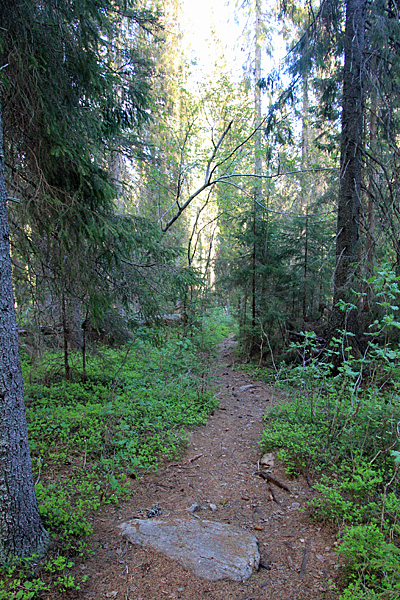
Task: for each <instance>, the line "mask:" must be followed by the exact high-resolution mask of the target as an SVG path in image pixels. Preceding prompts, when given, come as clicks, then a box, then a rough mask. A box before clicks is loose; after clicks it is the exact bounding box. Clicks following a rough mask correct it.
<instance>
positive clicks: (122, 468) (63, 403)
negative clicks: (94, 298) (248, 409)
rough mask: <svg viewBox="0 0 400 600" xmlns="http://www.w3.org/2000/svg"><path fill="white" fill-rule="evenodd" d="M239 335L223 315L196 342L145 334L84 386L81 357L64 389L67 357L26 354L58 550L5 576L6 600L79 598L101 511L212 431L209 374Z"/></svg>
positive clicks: (46, 512) (33, 441) (40, 483)
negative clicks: (198, 435)
mask: <svg viewBox="0 0 400 600" xmlns="http://www.w3.org/2000/svg"><path fill="white" fill-rule="evenodd" d="M231 329H232V322H231V319H230V318H228V317H227V316H226V315H225V314H224V313H223V311H219V310H217V309H215V310H214V311H212V312H211V313H209V314H207V315H206V316H205V317H204V318H203V319H202V321H198V322H197V324H196V326H195V327H194V328H193V329H192V331H191V332H190V336H188V337H182V332H180V331H179V330H177V331H172V332H171V331H168V332H167V333H166V334H163V333H161V334H160V333H158V334H157V332H153V331H151V330H145V329H141V330H138V331H137V335H136V337H135V340H134V341H133V342H132V343H130V344H129V345H127V346H126V347H124V348H119V349H112V348H107V347H97V348H93V351H92V352H91V353H90V355H89V356H88V359H87V367H86V374H87V375H86V381H82V375H81V372H80V370H79V367H80V364H81V357H80V355H79V354H78V353H76V354H73V355H71V366H72V378H71V381H65V379H64V378H63V372H62V364H63V362H62V354H61V353H60V352H55V351H50V350H48V351H46V352H45V353H44V354H43V356H42V357H41V358H40V359H36V360H35V361H32V360H30V359H29V358H28V356H27V355H26V354H24V353H23V352H22V367H23V375H24V382H25V401H26V413H27V421H28V434H29V442H30V448H31V455H32V463H33V475H34V480H35V481H36V485H35V488H36V495H37V499H38V504H39V511H40V514H41V516H42V519H43V522H44V525H45V527H46V529H47V530H48V531H49V533H50V535H51V538H52V544H51V551H50V553H49V554H48V556H47V558H46V559H45V561H44V562H42V563H41V564H39V563H38V561H35V559H34V558H33V559H32V560H31V561H29V562H28V563H27V564H21V563H19V564H14V565H9V566H8V567H7V568H5V569H4V570H3V578H2V579H1V580H0V600H6V599H7V600H11V599H13V600H14V599H15V600H28V599H31V598H42V597H43V598H45V597H47V595H48V591H49V589H52V590H53V591H54V590H55V589H56V590H58V591H59V592H60V594H66V595H67V596H68V597H70V596H71V595H72V596H71V597H73V596H74V594H75V595H77V597H79V590H80V588H81V586H82V584H83V583H84V578H82V576H80V577H79V578H78V577H77V576H76V575H71V572H72V571H71V570H73V566H74V564H75V563H76V562H77V561H82V560H84V558H85V556H86V555H87V551H88V550H87V538H88V536H89V535H90V534H91V533H92V522H93V517H94V515H95V512H96V511H97V510H98V509H99V508H100V507H101V506H104V505H105V504H109V503H118V502H119V501H121V500H123V499H126V498H127V497H129V494H130V493H131V491H132V488H133V487H134V486H135V485H136V484H135V480H136V479H137V478H139V477H141V476H143V474H145V473H146V472H147V471H149V470H155V469H157V465H158V464H159V462H160V461H163V460H166V459H169V458H172V457H174V456H176V455H177V454H178V453H179V452H180V451H181V450H182V448H183V447H184V445H185V444H186V442H187V435H188V434H187V431H188V429H192V428H193V427H196V426H198V425H200V424H203V423H205V422H206V419H207V416H208V414H209V412H210V411H211V410H212V408H213V407H215V406H216V404H217V401H216V399H215V397H214V394H213V391H212V390H211V389H210V387H209V380H208V375H209V367H210V365H211V363H212V361H213V360H214V356H215V346H216V344H217V343H218V342H220V341H221V340H222V339H223V337H224V336H226V335H227V334H228V333H229V330H231Z"/></svg>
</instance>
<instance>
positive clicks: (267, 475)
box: [253, 471, 290, 492]
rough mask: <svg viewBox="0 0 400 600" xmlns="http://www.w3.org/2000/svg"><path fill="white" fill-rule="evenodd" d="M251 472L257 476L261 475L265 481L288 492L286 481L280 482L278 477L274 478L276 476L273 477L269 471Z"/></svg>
mask: <svg viewBox="0 0 400 600" xmlns="http://www.w3.org/2000/svg"><path fill="white" fill-rule="evenodd" d="M253 474H254V475H258V477H261V479H264V480H265V481H269V482H270V483H273V484H274V485H276V486H278V487H280V488H282V490H286V491H287V492H290V488H288V486H287V485H286V483H282V481H279V479H276V477H273V476H272V475H271V474H270V473H264V472H263V471H256V472H255V473H253Z"/></svg>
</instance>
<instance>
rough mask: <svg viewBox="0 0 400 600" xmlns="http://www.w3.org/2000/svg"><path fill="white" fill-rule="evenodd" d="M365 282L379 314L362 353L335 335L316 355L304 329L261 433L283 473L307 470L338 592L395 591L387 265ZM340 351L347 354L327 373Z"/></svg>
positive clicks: (395, 454)
mask: <svg viewBox="0 0 400 600" xmlns="http://www.w3.org/2000/svg"><path fill="white" fill-rule="evenodd" d="M369 283H370V284H371V285H373V286H374V289H375V293H376V296H377V299H378V306H379V307H380V308H381V314H380V317H379V319H377V320H376V321H375V323H374V324H373V326H372V327H371V328H370V330H369V332H368V335H369V343H368V346H367V347H366V349H365V352H364V354H363V356H362V357H361V358H360V357H357V358H354V357H351V351H350V349H349V348H348V349H347V350H346V349H344V347H343V340H345V339H346V337H345V335H343V339H338V340H335V341H334V343H333V344H332V345H331V347H330V349H329V351H328V352H327V353H326V354H325V355H324V356H323V357H321V354H320V353H319V352H318V348H317V346H316V344H315V342H314V335H313V334H312V333H309V332H308V333H307V332H305V333H304V341H303V342H302V343H301V344H293V345H292V348H291V352H292V353H293V352H297V354H298V357H299V360H298V362H297V363H296V364H293V363H292V364H290V365H284V364H282V365H281V367H280V370H279V374H278V376H276V383H277V385H280V386H281V387H282V388H283V389H284V390H285V391H286V393H287V397H288V399H289V401H288V402H283V403H282V404H280V405H279V406H278V407H276V408H275V409H273V410H271V411H270V412H269V413H268V414H267V415H266V417H265V429H264V432H263V436H262V440H261V447H262V450H263V451H266V452H267V451H268V452H270V451H273V450H277V451H278V456H279V457H280V458H281V459H282V460H283V461H284V463H285V465H286V469H287V471H288V473H289V474H291V475H292V476H296V475H298V474H300V473H301V474H304V475H305V476H307V477H308V478H309V479H310V478H312V479H314V481H315V483H314V487H315V489H316V490H317V492H318V493H317V495H316V497H315V498H313V500H311V502H310V503H309V507H308V514H309V515H310V517H311V518H313V519H315V520H317V521H320V522H323V523H330V524H335V525H336V527H337V531H338V536H339V538H340V542H341V543H340V545H339V549H338V552H339V553H340V554H341V555H342V556H343V557H344V558H345V562H346V567H345V573H344V575H345V580H346V581H347V586H346V587H345V589H344V590H343V592H342V594H341V595H340V599H341V600H350V599H351V600H364V599H365V600H366V599H372V598H374V599H375V598H376V599H378V598H379V599H381V600H383V599H386V598H387V599H389V598H390V599H392V598H393V599H394V598H400V550H399V546H400V521H399V518H400V477H399V467H400V383H399V381H400V380H399V365H400V349H399V347H398V343H397V342H396V341H391V340H392V339H394V340H396V337H395V336H394V335H392V334H393V332H394V333H396V330H398V329H399V328H400V322H398V321H397V320H396V318H395V316H396V312H397V310H398V309H397V303H398V302H399V299H400V292H399V289H398V278H397V277H395V276H394V275H393V274H392V273H391V272H390V271H388V270H384V271H383V272H381V273H378V274H377V275H376V277H375V278H373V279H371V280H370V281H369ZM348 308H349V307H348V306H343V310H347V309H348ZM343 333H345V332H343ZM347 336H348V334H347ZM347 339H348V338H347ZM343 350H346V352H347V356H348V358H347V359H346V360H345V361H344V362H343V363H342V365H341V366H340V368H339V372H338V374H336V376H332V362H333V361H334V359H335V356H336V353H338V352H343ZM253 368H254V367H253ZM263 375H264V377H266V376H267V375H269V376H270V373H264V374H263Z"/></svg>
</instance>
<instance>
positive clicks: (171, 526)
mask: <svg viewBox="0 0 400 600" xmlns="http://www.w3.org/2000/svg"><path fill="white" fill-rule="evenodd" d="M119 528H120V529H121V530H122V535H123V536H125V537H126V538H127V539H128V540H129V541H130V542H132V544H137V545H139V546H146V545H149V546H151V547H152V548H154V550H157V551H158V552H162V553H163V554H165V555H166V556H168V557H169V558H172V559H174V560H176V561H177V562H178V563H179V564H181V565H183V566H184V567H186V568H187V569H189V570H190V571H192V572H193V573H194V574H195V575H197V576H198V577H201V578H203V579H209V580H211V581H216V580H217V579H233V581H243V580H245V579H248V578H249V577H250V575H251V574H252V572H253V568H254V569H258V565H259V562H260V554H259V552H258V543H257V538H256V537H255V536H254V535H252V534H250V533H248V532H247V531H244V530H243V529H240V528H238V527H235V526H233V525H227V524H224V523H217V522H215V521H206V520H202V519H193V518H189V519H177V518H169V519H149V520H147V519H131V520H130V521H127V522H126V523H122V525H119Z"/></svg>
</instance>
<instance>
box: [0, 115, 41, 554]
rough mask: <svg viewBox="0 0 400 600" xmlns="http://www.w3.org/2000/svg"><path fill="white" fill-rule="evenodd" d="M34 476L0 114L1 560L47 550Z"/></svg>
mask: <svg viewBox="0 0 400 600" xmlns="http://www.w3.org/2000/svg"><path fill="white" fill-rule="evenodd" d="M47 541H48V535H47V533H46V531H45V529H44V528H43V525H42V523H41V520H40V516H39V511H38V506H37V501H36V496H35V489H34V485H33V478H32V465H31V457H30V453H29V446H28V431H27V424H26V417H25V405H24V391H23V384H22V373H21V365H20V360H19V353H18V333H17V323H16V317H15V308H14V292H13V286H12V275H11V259H10V246H9V228H8V218H7V191H6V186H5V180H4V154H3V132H2V126H1V113H0V563H5V562H6V561H8V560H9V559H11V558H13V557H20V558H25V557H28V556H31V555H32V554H35V553H37V554H39V555H40V556H42V555H43V554H45V552H46V548H47Z"/></svg>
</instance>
